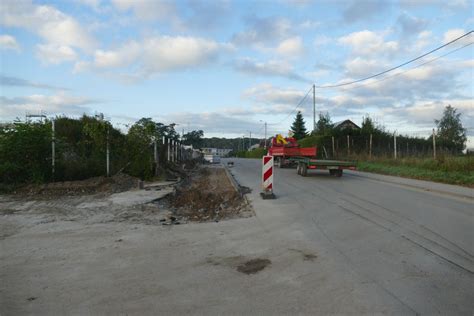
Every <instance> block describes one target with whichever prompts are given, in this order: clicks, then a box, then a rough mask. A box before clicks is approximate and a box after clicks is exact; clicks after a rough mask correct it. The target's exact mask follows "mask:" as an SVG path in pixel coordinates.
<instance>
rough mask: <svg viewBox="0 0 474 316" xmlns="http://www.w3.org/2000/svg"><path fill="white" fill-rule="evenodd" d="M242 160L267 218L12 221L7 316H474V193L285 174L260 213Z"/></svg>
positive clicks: (1, 231)
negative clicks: (161, 222) (166, 223)
mask: <svg viewBox="0 0 474 316" xmlns="http://www.w3.org/2000/svg"><path fill="white" fill-rule="evenodd" d="M233 161H234V162H235V164H234V167H233V168H231V169H230V170H231V172H232V173H233V174H234V175H235V178H236V179H237V180H238V182H239V183H240V184H241V185H243V186H247V187H249V188H251V189H252V192H251V193H249V194H248V195H246V196H247V198H248V199H249V200H250V201H251V203H252V205H253V207H254V210H255V216H252V217H248V218H238V219H231V220H224V221H219V222H207V223H188V224H185V225H173V226H161V225H148V224H146V223H141V222H133V221H131V222H127V221H125V222H107V221H106V222H101V221H99V222H96V221H93V220H92V219H93V218H95V217H92V218H90V219H88V218H86V219H85V220H62V219H61V217H60V216H59V217H58V218H56V219H54V218H55V217H53V218H51V217H49V216H50V215H48V216H46V217H45V216H43V215H41V213H38V211H37V210H36V209H35V206H34V205H35V203H34V202H32V201H28V200H25V201H24V202H22V201H20V202H19V203H20V204H21V205H18V207H20V208H22V209H24V211H22V212H5V213H4V214H5V215H2V216H0V314H1V315H156V314H159V315H175V314H194V315H240V314H243V315H294V314H303V315H328V314H331V315H348V314H350V315H361V314H362V315H364V314H370V315H373V314H390V315H392V314H396V315H417V314H425V315H434V314H441V315H473V313H474V275H473V253H474V245H473V241H474V229H473V228H474V222H473V214H474V207H473V206H474V204H473V194H472V193H473V190H472V189H466V188H460V187H455V186H445V185H440V184H434V183H429V182H420V181H413V180H406V179H400V178H394V177H383V176H376V175H367V174H363V173H351V174H347V175H344V176H343V177H342V178H333V177H330V176H329V175H328V174H326V173H315V172H314V171H311V172H310V176H308V177H305V178H303V177H300V176H297V175H296V171H295V170H294V169H278V170H276V174H275V183H274V187H275V193H276V195H277V199H275V200H262V199H261V198H260V196H259V192H260V175H261V170H260V161H259V160H244V159H233ZM225 162H226V160H223V163H225ZM85 198H87V197H85ZM2 199H4V200H5V199H6V200H8V197H3V198H2V196H0V208H1V207H2V205H5V204H1V203H2ZM4 200H3V201H4ZM40 202H41V201H40ZM41 203H43V202H41ZM48 203H49V202H48ZM51 203H53V202H52V201H51ZM63 212H68V209H67V208H65V209H64V210H63ZM91 215H92V214H91ZM51 216H54V214H53V215H51ZM95 216H101V214H100V211H97V214H95ZM9 232H10V233H9ZM5 233H7V234H5ZM2 236H3V237H2ZM255 260H258V261H255ZM255 262H257V263H258V264H261V263H264V264H266V266H265V267H264V268H263V270H260V271H258V269H256V270H254V271H253V272H255V273H250V274H247V273H243V271H244V272H245V271H246V270H245V269H246V268H247V267H249V266H250V267H258V264H257V265H254V263H255ZM242 267H243V268H242ZM260 267H261V268H262V267H263V266H260Z"/></svg>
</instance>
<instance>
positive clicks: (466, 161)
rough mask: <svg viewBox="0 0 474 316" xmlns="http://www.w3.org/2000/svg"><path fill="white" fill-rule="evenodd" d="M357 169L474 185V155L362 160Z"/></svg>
mask: <svg viewBox="0 0 474 316" xmlns="http://www.w3.org/2000/svg"><path fill="white" fill-rule="evenodd" d="M357 169H358V170H360V171H368V172H373V173H380V174H386V175H394V176H399V177H406V178H413V179H421V180H429V181H436V182H442V183H449V184H457V185H463V186H467V187H474V157H472V156H468V157H444V156H443V157H439V158H438V159H423V158H402V159H397V160H395V159H374V160H370V161H360V160H359V162H358V163H357Z"/></svg>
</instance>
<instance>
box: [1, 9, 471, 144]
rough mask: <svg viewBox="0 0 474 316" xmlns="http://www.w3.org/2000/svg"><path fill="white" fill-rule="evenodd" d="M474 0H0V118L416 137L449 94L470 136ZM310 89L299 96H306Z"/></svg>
mask: <svg viewBox="0 0 474 316" xmlns="http://www.w3.org/2000/svg"><path fill="white" fill-rule="evenodd" d="M473 12H474V2H473V1H469V0H451V1H429V0H400V1H349V0H348V1H311V0H274V1H246V0H240V1H227V0H222V1H219V0H213V1H211V0H208V1H194V0H183V1H158V0H156V1H155V0H135V1H131V0H70V1H27V0H26V1H22V0H2V1H0V83H1V86H0V121H11V120H13V119H15V118H17V117H19V118H24V116H25V113H34V114H36V113H45V114H47V115H48V116H51V117H53V116H55V115H67V116H70V117H76V116H80V115H82V114H83V113H86V114H90V115H94V114H97V113H103V114H104V115H105V117H106V118H107V119H109V120H111V121H112V122H113V123H114V124H116V126H118V127H121V128H122V129H126V128H127V126H129V125H130V124H133V122H135V121H137V120H138V119H140V118H142V117H151V118H153V119H154V120H156V121H158V122H163V123H166V124H169V123H176V124H178V125H177V126H176V128H177V130H178V131H179V132H183V131H184V132H187V131H189V130H196V129H202V130H203V131H204V133H205V136H206V137H212V136H218V137H240V136H243V135H249V133H250V132H251V133H252V136H255V137H263V136H264V122H266V123H267V128H268V131H267V133H268V135H271V134H275V133H277V132H279V133H284V134H286V133H287V131H288V130H289V128H290V125H291V123H292V121H293V120H294V117H295V115H296V111H297V110H301V111H302V113H303V115H304V119H305V121H306V127H307V128H308V129H309V130H311V129H312V127H313V93H312V86H313V84H315V85H316V86H317V88H316V89H315V100H316V113H317V115H319V113H328V114H329V115H330V116H331V118H332V120H333V121H334V122H336V121H340V120H344V119H351V120H353V121H354V122H355V123H356V124H360V123H361V121H362V117H364V116H367V115H368V116H370V117H371V118H372V119H374V120H375V121H376V122H377V123H378V124H382V125H383V126H385V128H386V129H388V130H390V131H393V132H396V133H399V134H408V135H411V136H426V135H428V133H429V132H430V131H431V130H432V128H434V127H435V123H434V120H435V119H439V118H440V117H441V115H442V111H443V108H444V107H445V106H447V105H448V104H450V105H452V106H453V107H455V108H457V109H458V111H459V112H460V113H462V119H463V124H464V127H466V128H468V135H469V144H468V146H469V147H474V142H473V141H474V137H473V136H474V104H473V103H474V101H473V100H474V95H473V94H474V89H473V82H474V80H473V66H474V45H469V44H470V43H472V42H474V36H473V35H472V33H471V35H469V36H467V37H465V38H463V39H462V40H459V41H457V42H456V43H453V44H451V45H448V46H446V47H445V48H443V49H441V50H439V51H436V52H435V53H433V54H430V55H428V56H426V57H424V58H422V59H420V60H417V61H416V62H414V63H412V64H409V65H407V66H404V67H402V68H398V69H396V70H395V71H392V72H389V73H387V74H385V75H383V76H379V77H376V78H373V79H371V80H368V81H363V82H360V83H357V84H352V85H346V86H342V87H337V88H328V87H325V86H328V85H334V84H336V85H337V84H341V83H346V82H350V81H353V80H357V79H360V78H364V77H367V76H370V75H372V74H375V73H378V72H381V71H384V70H386V69H389V68H391V67H393V66H397V65H399V64H401V63H403V62H405V61H408V60H410V59H412V58H414V57H417V56H419V55H422V54H423V53H425V52H428V51H430V50H432V49H434V48H436V47H439V46H441V45H443V44H445V43H447V42H449V41H451V40H453V39H455V38H457V37H459V36H461V35H463V34H465V33H467V32H469V31H471V30H472V29H474V14H473ZM306 95H307V97H306V98H304V97H305V96H306Z"/></svg>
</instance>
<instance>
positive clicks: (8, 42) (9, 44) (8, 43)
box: [0, 34, 20, 51]
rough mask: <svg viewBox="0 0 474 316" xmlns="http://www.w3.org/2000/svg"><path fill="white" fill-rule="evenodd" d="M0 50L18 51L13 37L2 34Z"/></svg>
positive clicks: (18, 47) (17, 45) (0, 36)
mask: <svg viewBox="0 0 474 316" xmlns="http://www.w3.org/2000/svg"><path fill="white" fill-rule="evenodd" d="M0 49H11V50H16V51H20V45H19V44H18V42H17V41H16V39H15V38H14V37H13V36H11V35H8V34H3V35H0Z"/></svg>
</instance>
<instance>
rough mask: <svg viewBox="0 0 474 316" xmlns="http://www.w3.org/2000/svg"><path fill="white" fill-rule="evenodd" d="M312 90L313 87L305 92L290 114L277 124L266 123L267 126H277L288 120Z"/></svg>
mask: <svg viewBox="0 0 474 316" xmlns="http://www.w3.org/2000/svg"><path fill="white" fill-rule="evenodd" d="M312 90H313V87H311V88H310V89H309V90H308V92H306V95H305V96H304V97H303V98H302V99H301V100H300V102H298V105H296V107H295V109H294V110H293V111H291V112H290V114H288V115H287V116H286V117H285V118H284V119H282V120H281V121H279V122H277V123H268V124H267V125H278V124H280V123H282V122H283V121H285V120H286V119H287V118H289V117H290V116H291V115H292V114H293V113H294V112H295V111H296V110H298V108H299V107H300V105H301V104H302V103H303V102H304V100H306V98H307V97H308V95H309V93H310V92H311V91H312Z"/></svg>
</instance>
